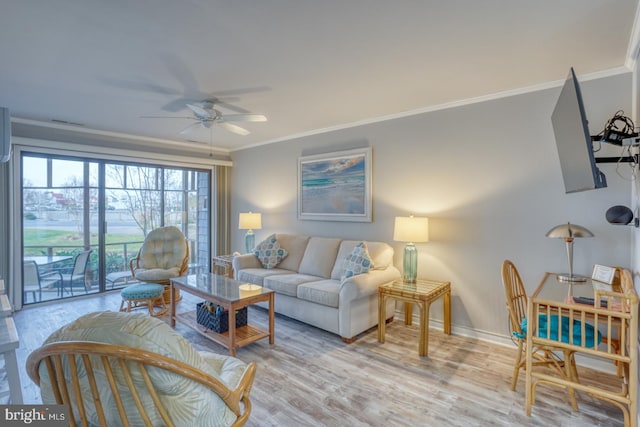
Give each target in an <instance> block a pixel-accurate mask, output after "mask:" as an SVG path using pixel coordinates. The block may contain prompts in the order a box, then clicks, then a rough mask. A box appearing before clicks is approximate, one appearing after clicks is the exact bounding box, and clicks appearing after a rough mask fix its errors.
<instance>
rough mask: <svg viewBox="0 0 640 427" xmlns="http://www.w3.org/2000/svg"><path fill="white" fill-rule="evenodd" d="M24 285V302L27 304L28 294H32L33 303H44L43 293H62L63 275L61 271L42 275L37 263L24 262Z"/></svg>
mask: <svg viewBox="0 0 640 427" xmlns="http://www.w3.org/2000/svg"><path fill="white" fill-rule="evenodd" d="M22 283H23V288H22V291H23V298H24V302H27V299H28V298H27V295H28V293H31V294H32V296H33V302H38V301H42V292H47V291H49V292H56V293H58V294H60V293H62V283H63V280H62V274H60V272H59V271H50V272H46V273H43V274H40V269H39V268H38V264H36V262H35V261H24V263H23V270H22ZM36 295H37V298H36Z"/></svg>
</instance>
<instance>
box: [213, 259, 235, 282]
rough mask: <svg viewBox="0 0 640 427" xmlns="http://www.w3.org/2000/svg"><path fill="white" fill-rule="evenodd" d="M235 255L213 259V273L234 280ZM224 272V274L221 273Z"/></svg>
mask: <svg viewBox="0 0 640 427" xmlns="http://www.w3.org/2000/svg"><path fill="white" fill-rule="evenodd" d="M232 263H233V255H216V256H214V257H212V258H211V272H212V273H214V274H222V275H223V276H227V277H228V278H230V279H233V264H232ZM220 271H223V273H220Z"/></svg>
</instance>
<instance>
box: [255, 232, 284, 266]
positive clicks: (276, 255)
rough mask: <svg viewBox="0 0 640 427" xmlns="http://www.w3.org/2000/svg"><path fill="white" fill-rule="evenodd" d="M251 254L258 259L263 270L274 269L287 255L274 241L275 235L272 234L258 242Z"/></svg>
mask: <svg viewBox="0 0 640 427" xmlns="http://www.w3.org/2000/svg"><path fill="white" fill-rule="evenodd" d="M253 254H254V255H255V256H256V257H258V259H259V260H260V262H261V263H262V266H263V267H264V268H274V267H275V266H277V265H278V264H280V263H281V262H282V260H283V259H285V258H286V257H287V255H289V253H288V252H287V251H286V250H285V249H284V248H281V247H280V243H278V241H277V240H276V235H275V234H272V235H271V236H269V237H267V238H266V239H265V240H263V241H262V242H260V244H259V245H258V246H256V247H255V248H254V249H253Z"/></svg>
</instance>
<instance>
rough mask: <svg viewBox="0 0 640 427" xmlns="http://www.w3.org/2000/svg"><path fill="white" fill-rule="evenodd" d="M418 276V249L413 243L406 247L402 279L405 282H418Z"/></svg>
mask: <svg viewBox="0 0 640 427" xmlns="http://www.w3.org/2000/svg"><path fill="white" fill-rule="evenodd" d="M417 277H418V250H417V249H416V246H415V245H414V244H413V243H408V244H407V245H406V246H405V247H404V256H403V258H402V281H403V282H404V283H416V279H417Z"/></svg>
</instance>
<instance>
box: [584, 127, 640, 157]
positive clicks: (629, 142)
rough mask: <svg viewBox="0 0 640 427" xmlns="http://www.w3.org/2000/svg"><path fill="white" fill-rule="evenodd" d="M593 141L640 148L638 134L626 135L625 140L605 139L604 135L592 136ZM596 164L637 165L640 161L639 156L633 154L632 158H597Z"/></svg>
mask: <svg viewBox="0 0 640 427" xmlns="http://www.w3.org/2000/svg"><path fill="white" fill-rule="evenodd" d="M591 141H592V142H595V141H600V142H607V143H609V144H614V145H618V146H622V147H638V146H640V136H639V135H638V134H637V133H636V134H633V135H625V138H620V139H616V140H615V141H614V140H609V139H605V138H603V137H602V135H591ZM595 160H596V163H635V164H638V163H639V161H640V155H639V154H633V155H631V156H622V157H620V156H618V157H596V158H595Z"/></svg>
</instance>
